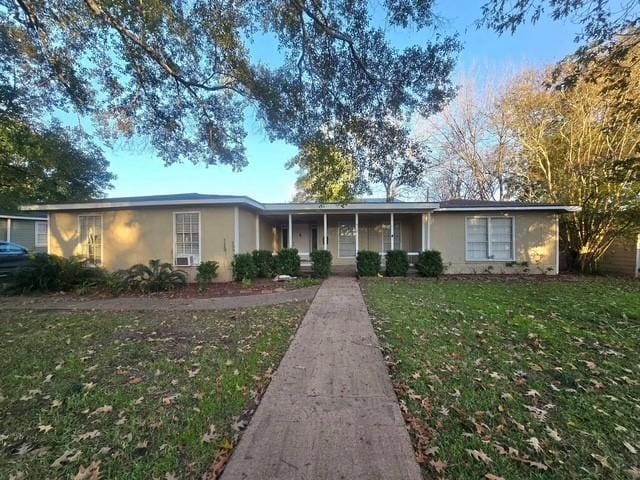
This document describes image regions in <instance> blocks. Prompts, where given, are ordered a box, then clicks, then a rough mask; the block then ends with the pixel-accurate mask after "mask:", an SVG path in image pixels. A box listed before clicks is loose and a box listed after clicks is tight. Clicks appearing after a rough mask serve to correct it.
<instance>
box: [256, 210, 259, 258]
mask: <svg viewBox="0 0 640 480" xmlns="http://www.w3.org/2000/svg"><path fill="white" fill-rule="evenodd" d="M256 250H260V215H257V214H256Z"/></svg>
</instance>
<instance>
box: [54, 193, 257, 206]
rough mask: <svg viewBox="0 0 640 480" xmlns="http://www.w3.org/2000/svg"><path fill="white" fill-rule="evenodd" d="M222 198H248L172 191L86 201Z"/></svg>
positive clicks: (88, 201)
mask: <svg viewBox="0 0 640 480" xmlns="http://www.w3.org/2000/svg"><path fill="white" fill-rule="evenodd" d="M220 198H246V197H245V196H244V195H213V194H202V193H171V194H167V195H141V196H136V197H108V198H92V199H91V200H86V201H85V202H86V203H114V202H133V203H135V202H171V201H174V200H176V201H179V200H214V199H220ZM85 202H83V201H78V200H75V201H74V200H71V201H68V202H56V204H59V205H65V204H71V203H85Z"/></svg>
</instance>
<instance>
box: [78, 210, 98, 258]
mask: <svg viewBox="0 0 640 480" xmlns="http://www.w3.org/2000/svg"><path fill="white" fill-rule="evenodd" d="M82 217H98V218H100V263H98V264H94V265H96V266H99V267H101V266H103V265H104V220H103V218H102V215H100V214H95V213H86V214H80V215H78V247H80V249H82V235H81V233H82V231H81V229H80V219H81V218H82ZM87 260H89V258H87Z"/></svg>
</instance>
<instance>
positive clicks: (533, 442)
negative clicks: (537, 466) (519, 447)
mask: <svg viewBox="0 0 640 480" xmlns="http://www.w3.org/2000/svg"><path fill="white" fill-rule="evenodd" d="M527 443H528V444H529V445H531V447H532V448H533V449H534V450H535V451H536V452H541V451H542V447H541V446H540V440H538V439H537V438H536V437H531V438H530V439H528V440H527Z"/></svg>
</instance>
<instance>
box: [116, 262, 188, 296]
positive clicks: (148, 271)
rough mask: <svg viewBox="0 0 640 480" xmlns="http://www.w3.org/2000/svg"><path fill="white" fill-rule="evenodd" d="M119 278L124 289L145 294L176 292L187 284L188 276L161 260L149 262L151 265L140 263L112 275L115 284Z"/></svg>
mask: <svg viewBox="0 0 640 480" xmlns="http://www.w3.org/2000/svg"><path fill="white" fill-rule="evenodd" d="M118 278H120V279H121V285H120V286H121V287H122V288H123V289H126V290H132V291H140V292H143V293H150V292H165V291H167V290H174V289H176V288H180V287H183V286H184V285H186V283H187V275H186V274H185V273H184V272H183V271H182V270H174V269H173V266H172V265H171V264H170V263H160V260H149V265H143V264H141V263H139V264H137V265H134V266H132V267H131V268H129V269H128V270H121V271H120V272H116V273H115V274H113V275H112V280H113V281H114V283H117V279H118Z"/></svg>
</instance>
